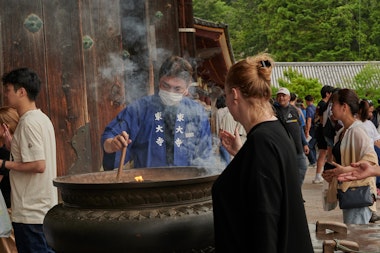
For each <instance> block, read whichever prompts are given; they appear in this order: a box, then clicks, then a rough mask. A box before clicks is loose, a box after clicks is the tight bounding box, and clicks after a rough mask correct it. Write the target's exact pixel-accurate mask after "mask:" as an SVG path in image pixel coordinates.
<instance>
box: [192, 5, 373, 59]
mask: <svg viewBox="0 0 380 253" xmlns="http://www.w3.org/2000/svg"><path fill="white" fill-rule="evenodd" d="M193 3H194V15H195V16H196V17H200V18H204V19H209V20H211V21H214V22H223V23H225V24H228V25H229V32H230V36H231V44H232V48H233V50H234V54H235V58H236V59H239V58H244V57H246V56H249V55H254V54H257V53H258V52H264V51H267V52H269V53H270V54H272V55H273V56H274V57H275V59H276V61H285V62H290V61H358V60H361V61H370V60H377V59H379V58H380V1H377V0H262V1H257V0H229V1H227V0H226V1H222V0H205V1H203V0H202V1H201V0H194V1H193Z"/></svg>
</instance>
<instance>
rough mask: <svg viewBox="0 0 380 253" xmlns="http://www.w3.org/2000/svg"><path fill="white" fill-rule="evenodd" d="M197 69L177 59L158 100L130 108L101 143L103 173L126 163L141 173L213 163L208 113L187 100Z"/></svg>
mask: <svg viewBox="0 0 380 253" xmlns="http://www.w3.org/2000/svg"><path fill="white" fill-rule="evenodd" d="M192 74H193V68H192V66H191V64H190V63H189V62H188V61H186V60H185V59H183V58H181V57H178V56H172V57H169V58H168V59H166V60H165V61H164V63H163V64H162V66H161V68H160V71H159V92H158V94H154V95H150V96H145V97H142V98H140V99H138V100H137V101H135V102H133V103H131V104H129V105H128V106H127V107H126V108H125V109H123V110H122V111H121V112H120V113H119V114H118V115H117V116H116V118H114V119H113V120H112V121H111V122H110V123H109V124H108V125H107V126H106V128H105V130H104V132H103V134H102V137H101V141H102V147H103V168H104V170H112V169H114V168H117V167H118V166H119V163H120V156H121V150H122V148H123V147H127V153H126V159H125V162H128V161H133V164H134V167H135V168H142V167H162V166H164V167H167V166H204V165H206V163H208V164H207V165H210V163H212V161H210V158H211V157H212V155H211V153H212V144H211V142H212V140H211V131H210V121H209V117H208V114H207V112H206V110H205V109H204V107H203V106H202V105H200V104H199V103H198V102H196V101H194V100H192V99H190V98H188V97H186V95H187V94H188V88H189V85H190V84H191V82H192Z"/></svg>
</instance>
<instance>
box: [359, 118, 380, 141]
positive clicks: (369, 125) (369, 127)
mask: <svg viewBox="0 0 380 253" xmlns="http://www.w3.org/2000/svg"><path fill="white" fill-rule="evenodd" d="M363 126H364V128H365V130H366V132H367V134H368V136H369V138H371V141H372V144H373V143H375V141H377V140H380V134H379V133H378V132H377V129H376V127H375V124H373V122H372V121H370V120H366V121H364V122H363Z"/></svg>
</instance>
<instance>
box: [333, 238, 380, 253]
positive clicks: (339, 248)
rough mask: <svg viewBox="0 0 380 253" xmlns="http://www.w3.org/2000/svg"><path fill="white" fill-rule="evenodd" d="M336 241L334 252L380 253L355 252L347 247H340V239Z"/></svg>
mask: <svg viewBox="0 0 380 253" xmlns="http://www.w3.org/2000/svg"><path fill="white" fill-rule="evenodd" d="M334 241H335V243H336V245H335V249H334V250H342V251H344V252H354V253H380V251H374V252H369V251H359V250H353V249H350V248H347V247H345V246H343V245H340V243H339V240H338V239H334Z"/></svg>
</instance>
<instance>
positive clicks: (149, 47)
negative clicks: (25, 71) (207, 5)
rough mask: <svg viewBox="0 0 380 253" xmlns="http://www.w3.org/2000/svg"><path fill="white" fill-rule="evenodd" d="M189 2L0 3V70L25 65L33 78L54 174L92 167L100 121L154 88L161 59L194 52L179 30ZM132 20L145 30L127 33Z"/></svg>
mask: <svg viewBox="0 0 380 253" xmlns="http://www.w3.org/2000/svg"><path fill="white" fill-rule="evenodd" d="M191 2H192V1H189V0H179V1H177V0H168V1H163V0H157V1H155V0H149V1H141V0H136V1H135V3H133V1H131V0H107V1H104V0H65V1H62V0H0V18H1V20H0V22H1V26H0V35H1V40H0V57H1V58H0V59H1V62H0V74H1V75H2V74H3V73H5V72H8V71H10V70H12V69H14V68H18V67H29V68H31V69H33V70H35V71H36V72H37V74H38V75H39V76H40V78H41V80H42V83H43V87H42V91H41V93H40V95H39V97H38V98H37V105H38V107H39V108H41V110H42V111H44V112H45V113H46V114H47V115H48V116H49V117H50V118H51V120H52V122H53V125H54V128H55V133H56V140H57V165H58V175H66V174H75V173H82V172H91V171H99V169H100V168H101V160H102V148H101V146H100V136H101V133H102V132H103V129H104V127H105V125H106V124H107V123H108V122H109V121H110V120H111V119H112V118H113V117H114V116H115V115H116V114H117V113H118V112H119V111H120V110H121V109H122V108H124V106H125V105H126V104H128V103H129V102H130V101H131V100H134V99H137V98H138V97H139V96H142V95H146V94H151V93H152V92H153V91H154V88H155V87H154V83H155V79H156V74H157V71H158V68H159V66H160V64H161V62H162V60H163V58H164V57H166V56H168V55H170V54H178V55H186V56H189V57H192V56H194V38H193V37H194V35H193V34H191V33H188V34H186V35H182V34H180V33H179V32H178V28H179V27H182V26H183V25H190V26H191V25H192V19H193V17H192V5H191ZM182 15H191V16H190V17H182ZM38 19H40V21H41V24H42V26H41V27H40V28H39V29H38V24H39V20H38ZM131 20H135V21H137V22H139V27H142V28H145V29H146V30H145V31H143V32H141V33H140V35H139V36H135V37H132V35H136V34H135V33H136V32H137V31H136V30H134V29H136V26H131V25H129V24H130V22H131ZM131 63H132V64H134V66H136V69H134V71H130V70H129V69H128V66H129V65H130V64H131ZM132 89H137V91H138V92H137V93H136V94H135V93H133V94H132V92H131V90H132ZM1 99H2V104H3V105H4V104H6V101H4V97H3V95H2V92H1Z"/></svg>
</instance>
